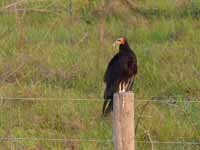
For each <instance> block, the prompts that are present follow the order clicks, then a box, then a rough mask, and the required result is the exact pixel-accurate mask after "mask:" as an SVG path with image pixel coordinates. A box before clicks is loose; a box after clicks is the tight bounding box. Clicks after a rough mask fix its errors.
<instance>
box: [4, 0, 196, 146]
mask: <svg viewBox="0 0 200 150" xmlns="http://www.w3.org/2000/svg"><path fill="white" fill-rule="evenodd" d="M10 2H12V1H2V6H5V5H7V4H9V3H10ZM178 2H180V3H178ZM135 4H136V5H135V9H133V7H131V8H130V7H128V6H127V4H125V3H121V2H120V1H116V2H110V5H109V8H110V9H109V10H108V14H107V15H106V17H105V18H104V19H105V20H104V29H105V33H104V34H105V35H104V46H103V47H101V46H100V43H99V15H98V13H97V12H98V9H99V5H100V3H99V2H97V1H93V2H92V3H87V2H82V1H81V2H80V1H79V0H76V1H73V5H72V6H73V13H72V16H69V14H68V12H67V7H68V5H67V3H66V2H65V1H50V0H46V1H41V2H34V1H31V2H27V3H22V4H21V5H20V7H24V8H34V9H36V8H37V9H45V10H48V12H37V11H28V12H26V13H25V14H22V13H20V14H19V16H20V18H21V25H22V26H19V25H18V24H17V20H16V16H15V13H12V12H8V11H5V10H4V11H2V12H1V13H0V29H1V30H0V96H4V97H44V98H43V99H42V100H43V101H35V100H33V101H25V100H0V136H1V137H26V138H34V137H38V138H58V139H60V138H69V139H71V138H72V139H85V140H86V141H78V142H70V141H66V140H65V141H45V140H31V139H24V140H19V141H18V140H15V141H6V140H2V141H1V140H0V149H5V150H6V149H11V147H14V148H15V149H20V150H21V149H26V150H27V149H55V150H59V149H60V150H61V149H81V150H82V149H83V150H90V149H91V150H94V149H100V150H102V149H106V150H107V149H113V145H112V143H101V142H98V141H97V142H88V141H87V139H96V140H100V141H101V140H105V139H108V140H112V121H111V120H112V119H111V116H110V117H108V118H106V119H103V118H101V107H102V101H101V99H102V93H103V90H104V84H103V74H104V71H105V69H106V66H107V64H108V62H109V60H110V59H111V58H112V56H113V55H114V54H115V53H117V51H118V50H117V49H116V48H113V47H112V43H113V41H114V40H115V39H116V38H117V37H118V36H120V35H125V36H126V37H127V39H128V41H129V43H130V46H131V48H132V49H133V50H134V51H135V53H136V55H137V58H138V69H139V71H138V75H137V76H136V79H135V83H134V89H133V90H134V92H135V96H136V103H135V106H136V112H135V114H136V115H135V117H136V124H137V123H138V122H137V120H138V118H139V117H142V118H141V119H140V122H139V125H138V130H137V132H136V141H138V142H136V147H137V149H144V150H146V149H150V146H152V145H151V143H143V142H141V141H146V142H150V141H149V140H150V139H149V136H148V134H147V133H149V134H150V136H151V138H152V140H155V141H163V142H164V141H182V142H186V141H194V142H198V141H199V139H200V137H199V136H200V133H199V130H200V122H199V121H198V114H199V109H198V108H199V103H198V102H196V103H189V101H191V100H192V101H198V100H199V97H200V92H199V89H200V78H199V75H200V74H199V70H200V59H199V56H200V51H199V43H200V28H199V24H200V23H199V5H198V1H197V2H196V1H193V2H188V1H186V2H185V3H182V2H181V1H177V3H175V4H174V2H172V1H163V0H162V1H159V2H156V3H155V2H154V1H142V2H135ZM186 4H187V5H186ZM119 5H120V6H121V7H120V8H118V9H116V7H113V6H119ZM155 8H156V9H155ZM22 29H23V31H24V35H25V36H24V41H23V44H22V45H21V46H20V48H19V47H18V45H19V44H18V43H19V40H20V32H21V30H22ZM45 97H49V98H54V99H58V100H57V101H48V100H47V99H45ZM59 98H66V99H65V100H64V101H60V100H59ZM81 98H83V99H84V100H82V101H71V99H81ZM91 99H92V100H91ZM94 99H95V100H94ZM96 99H97V100H96ZM142 99H147V100H150V99H154V100H155V102H151V103H150V104H149V105H147V107H146V109H145V111H144V112H143V114H140V112H141V110H142V108H143V106H144V104H145V103H144V102H143V101H140V100H142ZM157 99H158V100H157ZM159 99H162V101H159ZM156 100H157V101H156ZM164 100H166V101H164ZM168 100H169V101H168ZM174 102H176V103H175V104H174ZM171 103H173V104H171ZM139 141H140V142H139ZM153 146H154V148H155V149H158V150H163V149H166V150H183V149H191V150H196V149H198V148H199V146H198V145H196V146H195V145H187V144H185V145H184V144H154V145H153Z"/></svg>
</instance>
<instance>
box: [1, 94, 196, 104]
mask: <svg viewBox="0 0 200 150" xmlns="http://www.w3.org/2000/svg"><path fill="white" fill-rule="evenodd" d="M183 99H184V98H183ZM193 99H196V98H193ZM0 100H24V101H103V98H69V97H66V98H62V97H58V98H56V97H2V96H1V97H0ZM135 101H136V102H160V103H162V102H188V103H200V100H186V99H184V100H176V99H136V100H135Z"/></svg>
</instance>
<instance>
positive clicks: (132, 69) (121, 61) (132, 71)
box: [102, 37, 137, 116]
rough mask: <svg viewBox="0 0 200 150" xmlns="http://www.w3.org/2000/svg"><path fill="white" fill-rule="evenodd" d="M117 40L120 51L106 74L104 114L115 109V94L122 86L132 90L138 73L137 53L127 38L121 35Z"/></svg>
mask: <svg viewBox="0 0 200 150" xmlns="http://www.w3.org/2000/svg"><path fill="white" fill-rule="evenodd" d="M116 42H117V43H118V44H119V52H118V53H117V54H116V55H115V56H114V57H113V58H112V59H111V61H110V62H109V64H108V67H107V69H106V71H105V74H104V82H105V85H106V87H105V91H104V99H105V101H104V104H103V110H102V111H103V115H104V116H105V115H107V114H108V113H109V112H111V111H112V109H113V94H114V93H115V92H120V90H121V87H122V88H123V89H124V90H125V91H130V90H131V88H132V86H133V80H134V77H135V75H136V74H137V59H136V55H135V53H134V52H133V51H132V50H131V48H130V47H129V44H128V42H127V40H126V39H125V38H124V37H121V38H119V39H118V40H117V41H116ZM125 91H123V92H125ZM108 102H109V104H108ZM107 104H108V106H107Z"/></svg>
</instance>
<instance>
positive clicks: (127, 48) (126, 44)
mask: <svg viewBox="0 0 200 150" xmlns="http://www.w3.org/2000/svg"><path fill="white" fill-rule="evenodd" d="M119 51H120V52H122V51H131V49H130V47H129V45H128V43H125V44H123V45H120V46H119Z"/></svg>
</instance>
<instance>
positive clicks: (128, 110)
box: [113, 92, 135, 150]
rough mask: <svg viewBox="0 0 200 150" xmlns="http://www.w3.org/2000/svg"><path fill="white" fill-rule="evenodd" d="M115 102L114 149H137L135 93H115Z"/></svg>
mask: <svg viewBox="0 0 200 150" xmlns="http://www.w3.org/2000/svg"><path fill="white" fill-rule="evenodd" d="M113 103H114V105H113V107H114V114H113V129H114V149H115V150H135V141H134V138H135V132H134V94H133V93H132V92H126V93H115V94H114V100H113Z"/></svg>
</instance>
